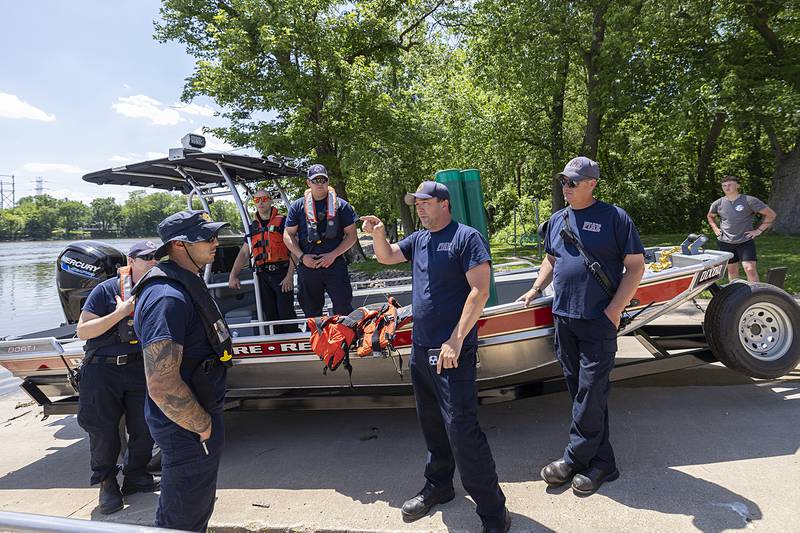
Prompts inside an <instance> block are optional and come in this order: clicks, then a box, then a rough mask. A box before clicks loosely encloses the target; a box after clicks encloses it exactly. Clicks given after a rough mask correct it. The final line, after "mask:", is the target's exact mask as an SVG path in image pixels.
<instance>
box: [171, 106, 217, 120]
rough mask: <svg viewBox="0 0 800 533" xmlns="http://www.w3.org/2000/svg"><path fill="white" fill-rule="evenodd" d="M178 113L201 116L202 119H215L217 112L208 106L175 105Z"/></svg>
mask: <svg viewBox="0 0 800 533" xmlns="http://www.w3.org/2000/svg"><path fill="white" fill-rule="evenodd" d="M173 107H174V108H175V109H176V110H177V111H178V112H180V113H185V114H187V115H199V116H201V117H213V116H214V114H215V113H216V111H214V110H213V109H212V108H210V107H208V106H207V105H200V104H194V103H192V104H175V105H174V106H173Z"/></svg>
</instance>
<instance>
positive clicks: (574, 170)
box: [559, 156, 600, 181]
mask: <svg viewBox="0 0 800 533" xmlns="http://www.w3.org/2000/svg"><path fill="white" fill-rule="evenodd" d="M559 176H566V177H568V178H569V179H571V180H572V181H583V180H589V179H596V180H597V179H600V165H598V164H597V162H596V161H592V160H591V159H589V158H588V157H584V156H578V157H575V158H573V159H571V160H570V162H569V163H567V166H565V167H564V170H563V171H562V172H561V174H559Z"/></svg>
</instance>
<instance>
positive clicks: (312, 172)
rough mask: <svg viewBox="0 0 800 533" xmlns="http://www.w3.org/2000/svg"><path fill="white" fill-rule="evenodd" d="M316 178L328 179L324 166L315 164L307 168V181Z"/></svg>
mask: <svg viewBox="0 0 800 533" xmlns="http://www.w3.org/2000/svg"><path fill="white" fill-rule="evenodd" d="M317 176H322V177H323V178H327V177H328V169H326V168H325V166H324V165H320V164H319V163H316V164H314V165H311V166H310V167H308V179H310V180H313V179H314V178H316V177H317Z"/></svg>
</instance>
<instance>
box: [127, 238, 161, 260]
mask: <svg viewBox="0 0 800 533" xmlns="http://www.w3.org/2000/svg"><path fill="white" fill-rule="evenodd" d="M156 250H158V245H157V244H156V243H154V242H153V241H139V242H137V243H134V245H133V246H131V249H130V250H128V257H134V258H135V257H139V256H142V255H149V254H152V253H155V251H156Z"/></svg>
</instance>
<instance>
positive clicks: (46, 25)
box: [0, 0, 233, 203]
mask: <svg viewBox="0 0 800 533" xmlns="http://www.w3.org/2000/svg"><path fill="white" fill-rule="evenodd" d="M1 5H2V8H3V17H2V18H0V50H3V53H2V54H0V181H2V182H4V188H5V189H6V192H7V188H8V187H9V186H10V182H11V177H10V175H12V174H13V175H14V176H15V181H16V198H17V200H19V198H21V197H23V196H30V195H32V194H34V189H35V180H36V178H37V177H42V178H44V188H45V190H44V192H45V193H47V194H50V195H52V196H54V197H56V198H69V199H72V200H80V201H83V202H87V203H88V202H90V201H91V200H92V199H93V198H98V197H106V196H114V197H115V198H117V199H118V201H123V200H124V199H125V198H127V196H128V192H130V191H132V190H136V189H134V188H131V187H123V186H115V185H105V186H98V185H94V184H91V183H87V182H85V181H83V180H82V179H81V176H83V175H84V174H86V173H88V172H93V171H96V170H101V169H105V168H109V167H115V166H120V165H123V164H125V163H126V162H133V161H137V160H138V161H141V160H146V159H153V158H157V157H163V156H164V155H165V154H166V153H167V151H168V149H169V148H171V147H177V146H180V138H181V137H182V136H183V135H184V134H186V133H187V132H190V131H196V132H197V131H199V130H200V129H201V128H203V127H204V126H220V125H224V124H225V123H226V121H225V120H224V119H222V118H221V117H218V116H214V115H215V112H218V111H219V107H218V106H216V105H215V104H214V102H213V101H211V100H210V99H208V98H198V99H196V100H195V101H193V102H192V103H191V104H188V105H187V104H185V103H182V102H180V95H181V91H182V89H183V85H184V83H185V79H186V78H187V77H188V76H189V75H191V73H192V71H193V67H194V60H193V58H192V57H191V56H189V55H188V54H187V53H186V52H185V50H184V48H183V46H182V45H181V44H179V43H175V42H170V43H166V44H162V43H159V42H157V41H156V40H155V39H153V33H154V26H153V23H154V21H155V20H157V19H158V17H159V13H158V10H159V7H160V2H158V1H156V0H135V1H133V2H131V1H120V0H77V1H73V2H69V1H67V0H34V1H30V2H19V1H6V2H2V4H1ZM206 138H207V149H212V150H214V149H216V150H220V151H228V150H231V149H233V147H232V146H230V145H226V144H224V143H223V142H222V141H221V140H219V139H215V138H213V137H211V136H209V135H206Z"/></svg>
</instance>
